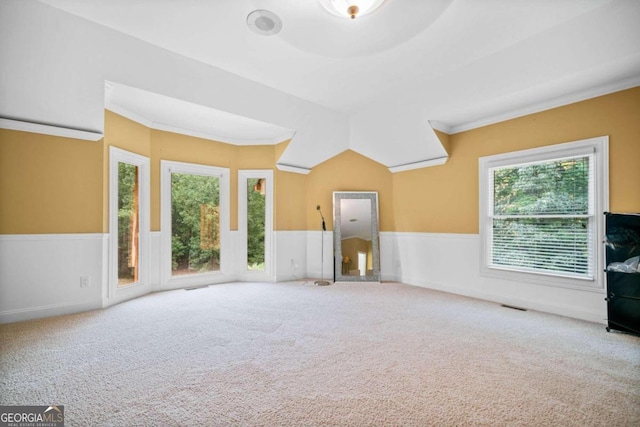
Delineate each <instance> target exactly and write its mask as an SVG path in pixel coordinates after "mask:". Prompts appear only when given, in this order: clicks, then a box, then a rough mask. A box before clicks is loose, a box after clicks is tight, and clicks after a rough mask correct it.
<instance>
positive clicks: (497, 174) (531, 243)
mask: <svg viewBox="0 0 640 427" xmlns="http://www.w3.org/2000/svg"><path fill="white" fill-rule="evenodd" d="M591 168H592V156H580V157H573V158H566V159H556V160H551V161H544V162H537V163H529V164H521V165H511V166H507V167H497V168H493V169H489V173H490V182H489V188H490V191H491V190H492V195H491V196H492V200H491V201H490V206H491V207H492V208H491V213H490V217H491V219H492V231H493V233H492V234H493V235H492V245H491V246H492V248H491V250H492V253H491V257H490V264H491V266H492V267H498V268H500V267H503V268H511V269H516V270H522V271H538V272H551V273H555V274H565V275H571V276H578V277H592V275H593V265H592V259H593V257H592V256H591V253H592V248H591V243H590V242H591V238H590V236H591V233H592V229H593V227H594V218H593V208H592V205H593V203H592V195H591V192H590V188H592V185H591V183H590V179H591V178H590V177H591V176H592V174H591V172H590V169H591Z"/></svg>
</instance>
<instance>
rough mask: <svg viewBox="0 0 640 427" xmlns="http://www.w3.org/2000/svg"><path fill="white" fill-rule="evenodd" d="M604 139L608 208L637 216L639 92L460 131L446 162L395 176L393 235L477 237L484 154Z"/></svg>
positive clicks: (639, 203) (452, 139) (451, 140)
mask: <svg viewBox="0 0 640 427" xmlns="http://www.w3.org/2000/svg"><path fill="white" fill-rule="evenodd" d="M603 135H609V186H610V191H609V195H610V202H609V208H610V211H612V212H640V190H639V189H638V183H640V163H639V160H640V87H636V88H633V89H629V90H625V91H621V92H617V93H613V94H610V95H605V96H602V97H598V98H594V99H590V100H587V101H583V102H578V103H575V104H571V105H567V106H564V107H559V108H555V109H552V110H548V111H543V112H540V113H537V114H531V115H528V116H524V117H520V118H517V119H513V120H508V121H505V122H502V123H497V124H494V125H491V126H485V127H482V128H478V129H474V130H470V131H467V132H461V133H458V134H455V135H450V137H449V155H450V158H449V161H448V162H447V163H446V164H445V165H442V166H436V167H431V168H426V169H420V170H415V171H407V172H401V173H397V174H394V175H393V196H394V208H395V227H394V229H395V231H412V232H434V233H474V234H475V233H478V186H479V184H478V159H479V158H480V157H482V156H488V155H493V154H499V153H505V152H509V151H516V150H523V149H528V148H534V147H541V146H546V145H552V144H559V143H563V142H570V141H576V140H580V139H586V138H592V137H597V136H603Z"/></svg>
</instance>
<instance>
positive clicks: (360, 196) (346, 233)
mask: <svg viewBox="0 0 640 427" xmlns="http://www.w3.org/2000/svg"><path fill="white" fill-rule="evenodd" d="M378 242H379V236H378V193H376V192H345V191H336V192H334V193H333V249H334V254H335V266H334V268H335V277H336V281H351V282H379V281H380V247H379V243H378Z"/></svg>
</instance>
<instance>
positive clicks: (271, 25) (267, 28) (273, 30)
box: [247, 9, 282, 36]
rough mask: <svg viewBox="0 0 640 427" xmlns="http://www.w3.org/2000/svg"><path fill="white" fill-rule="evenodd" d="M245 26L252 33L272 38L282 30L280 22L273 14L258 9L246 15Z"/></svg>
mask: <svg viewBox="0 0 640 427" xmlns="http://www.w3.org/2000/svg"><path fill="white" fill-rule="evenodd" d="M247 25H248V26H249V28H250V29H251V31H253V32H254V33H257V34H260V35H262V36H272V35H274V34H278V33H279V32H280V30H281V29H282V20H280V18H278V15H276V14H275V13H273V12H270V11H268V10H263V9H258V10H254V11H253V12H251V13H250V14H249V15H247Z"/></svg>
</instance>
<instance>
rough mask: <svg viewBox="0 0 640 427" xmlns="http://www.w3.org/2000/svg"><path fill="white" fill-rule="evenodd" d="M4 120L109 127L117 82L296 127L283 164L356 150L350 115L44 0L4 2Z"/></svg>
mask: <svg viewBox="0 0 640 427" xmlns="http://www.w3.org/2000/svg"><path fill="white" fill-rule="evenodd" d="M0 58H2V62H3V64H7V66H3V67H2V79H0V93H1V94H2V97H0V117H5V118H10V119H16V120H23V121H31V122H36V123H46V124H51V125H57V126H62V127H69V128H77V129H85V130H90V131H94V132H102V131H103V128H104V105H105V104H104V83H105V81H111V82H115V83H121V84H124V85H128V86H131V87H135V88H140V89H143V90H146V91H150V92H153V93H157V94H161V95H165V96H169V97H172V98H176V99H180V100H184V101H188V102H192V103H195V104H200V105H204V106H207V107H211V108H215V109H217V110H221V111H226V112H229V113H232V114H236V115H239V116H244V117H248V118H250V119H254V120H259V121H262V122H265V123H271V124H274V125H278V126H281V127H284V128H287V129H293V130H295V131H296V135H295V136H294V138H293V140H292V142H291V143H290V144H289V145H288V147H287V149H286V150H285V152H284V153H283V156H282V158H281V162H282V163H285V164H293V165H294V166H301V167H311V166H313V165H316V164H318V163H320V162H322V161H324V160H326V159H328V158H330V157H333V156H334V155H336V154H338V153H340V152H341V151H344V150H345V149H347V148H348V139H349V121H348V117H346V116H345V115H344V114H341V113H337V112H335V111H332V110H329V109H327V108H325V107H322V106H319V105H316V104H313V103H311V102H307V101H304V100H302V99H300V98H297V97H294V96H291V95H288V94H286V93H284V92H281V91H277V90H275V89H272V88H270V87H267V86H264V85H261V84H259V83H256V82H254V81H251V80H248V79H245V78H242V77H240V76H238V75H235V74H232V73H230V72H227V71H224V70H222V69H220V68H216V67H213V66H209V65H206V64H204V63H202V62H199V61H195V60H191V59H187V58H185V57H183V56H180V55H178V54H175V53H173V52H171V51H168V50H165V49H162V48H159V47H157V46H154V45H151V44H149V43H145V42H142V41H141V40H139V39H136V38H134V37H130V36H126V35H124V34H122V33H119V32H117V31H115V30H112V29H109V28H106V27H103V26H100V25H96V24H94V23H91V22H89V21H87V20H85V19H82V18H79V17H77V16H74V15H71V14H69V13H66V12H63V11H61V10H59V9H56V8H53V7H50V6H48V5H45V4H42V3H39V2H36V1H14V0H12V1H2V2H0Z"/></svg>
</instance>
